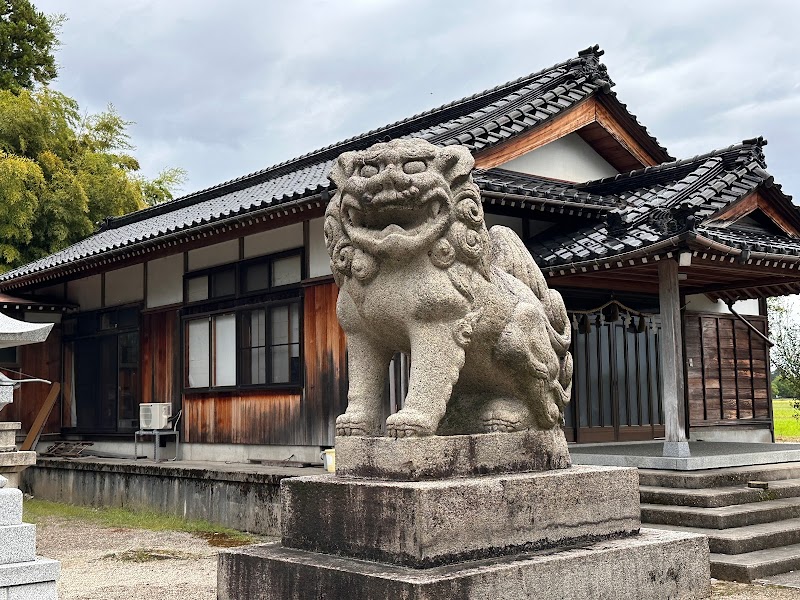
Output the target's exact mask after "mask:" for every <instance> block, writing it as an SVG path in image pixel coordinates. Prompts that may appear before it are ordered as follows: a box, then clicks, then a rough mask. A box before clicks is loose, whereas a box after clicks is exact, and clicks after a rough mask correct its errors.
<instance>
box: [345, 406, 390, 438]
mask: <svg viewBox="0 0 800 600" xmlns="http://www.w3.org/2000/svg"><path fill="white" fill-rule="evenodd" d="M380 429H381V427H380V422H379V421H378V420H377V419H375V418H373V417H371V416H370V415H367V414H366V413H363V412H358V411H354V412H346V413H344V414H343V415H339V416H338V417H337V418H336V435H338V436H355V435H362V436H370V435H379V434H380Z"/></svg>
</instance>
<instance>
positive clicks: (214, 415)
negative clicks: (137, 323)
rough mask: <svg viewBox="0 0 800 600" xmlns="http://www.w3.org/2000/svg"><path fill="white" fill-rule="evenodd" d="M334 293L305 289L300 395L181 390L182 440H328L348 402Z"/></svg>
mask: <svg viewBox="0 0 800 600" xmlns="http://www.w3.org/2000/svg"><path fill="white" fill-rule="evenodd" d="M338 292H339V290H338V288H337V287H336V284H334V283H324V284H322V285H315V286H311V287H307V288H305V290H304V295H303V358H304V362H305V374H304V376H305V385H304V390H305V392H304V394H302V395H301V394H300V393H294V392H292V391H286V390H252V391H249V390H238V391H235V392H225V393H214V392H212V393H198V394H185V395H184V399H183V406H184V417H185V419H184V435H185V437H184V439H185V440H186V441H187V442H189V443H228V444H286V445H311V446H330V445H333V441H334V433H335V430H334V425H335V421H336V417H337V416H338V415H339V414H341V413H342V412H344V410H345V408H346V406H347V377H346V370H347V367H346V346H345V337H344V332H343V331H342V330H341V328H340V327H339V322H338V320H337V318H336V299H337V297H338ZM176 354H177V353H176Z"/></svg>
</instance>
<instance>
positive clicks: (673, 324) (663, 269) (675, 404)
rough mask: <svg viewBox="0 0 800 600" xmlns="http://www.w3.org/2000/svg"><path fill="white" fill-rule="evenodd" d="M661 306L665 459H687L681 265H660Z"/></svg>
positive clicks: (671, 262)
mask: <svg viewBox="0 0 800 600" xmlns="http://www.w3.org/2000/svg"><path fill="white" fill-rule="evenodd" d="M658 276H659V305H660V309H659V310H660V313H661V376H662V384H663V385H662V388H663V397H662V405H663V407H664V431H665V441H666V443H665V444H664V455H665V456H675V455H678V456H685V455H686V454H685V451H686V450H688V445H687V446H686V447H685V450H684V451H681V449H680V446H681V445H683V444H685V443H686V431H685V429H684V423H685V422H686V416H685V406H684V381H683V341H682V339H681V309H680V291H679V289H678V263H677V262H675V261H674V260H662V261H660V262H659V263H658Z"/></svg>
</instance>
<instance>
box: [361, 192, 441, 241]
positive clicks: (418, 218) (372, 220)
mask: <svg viewBox="0 0 800 600" xmlns="http://www.w3.org/2000/svg"><path fill="white" fill-rule="evenodd" d="M441 208H442V207H441V203H440V202H439V200H431V201H430V202H428V203H427V204H425V205H424V206H416V207H409V206H404V205H390V206H382V207H380V208H377V207H370V209H369V210H359V209H358V208H356V207H354V206H350V207H348V208H347V209H346V213H347V220H348V221H349V222H350V225H352V226H353V227H360V228H364V229H369V230H370V231H373V232H375V233H377V234H379V235H380V236H381V237H387V236H389V235H391V234H400V235H410V236H413V235H415V234H416V233H417V232H418V231H419V230H420V229H421V228H422V227H423V226H424V225H425V224H427V223H428V222H430V221H434V220H436V219H437V218H438V217H439V215H440V214H441Z"/></svg>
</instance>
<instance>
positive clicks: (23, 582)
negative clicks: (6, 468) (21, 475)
mask: <svg viewBox="0 0 800 600" xmlns="http://www.w3.org/2000/svg"><path fill="white" fill-rule="evenodd" d="M5 483H6V480H5V478H3V477H2V476H0V599H2V600H32V599H34V598H35V599H36V600H58V592H57V590H56V580H57V579H58V574H59V571H60V568H61V567H60V565H59V563H58V562H56V561H54V560H49V559H46V558H38V557H37V556H36V527H35V526H33V525H28V524H26V523H23V522H22V492H20V491H19V490H18V489H14V488H7V487H4V486H5Z"/></svg>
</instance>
